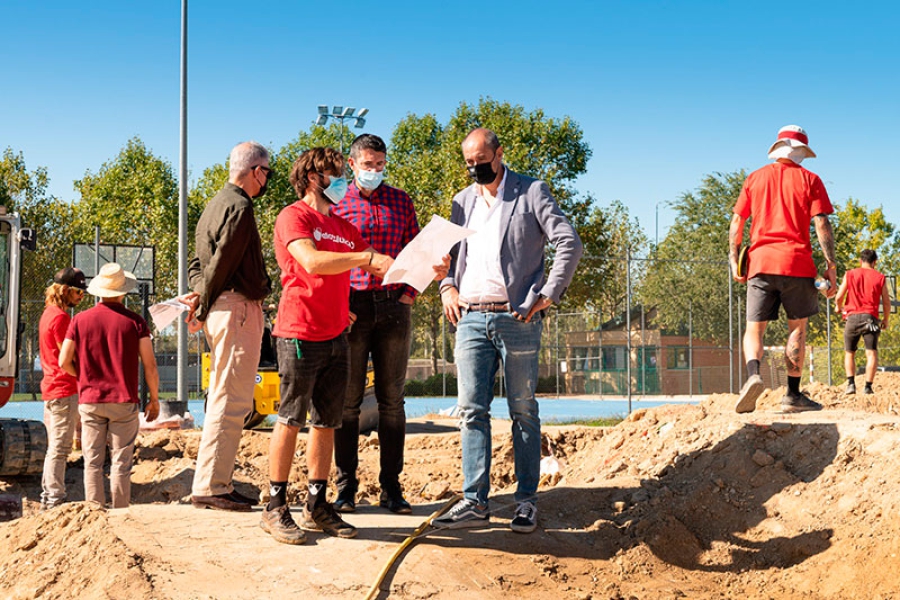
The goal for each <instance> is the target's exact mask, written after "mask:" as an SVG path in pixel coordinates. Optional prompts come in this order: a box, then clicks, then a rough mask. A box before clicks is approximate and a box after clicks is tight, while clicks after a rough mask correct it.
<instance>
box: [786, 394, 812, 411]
mask: <svg viewBox="0 0 900 600" xmlns="http://www.w3.org/2000/svg"><path fill="white" fill-rule="evenodd" d="M781 410H782V412H786V413H795V412H806V411H811V410H822V405H821V404H819V403H818V402H816V401H815V400H812V399H811V398H810V397H809V396H807V395H806V394H803V393H794V392H788V393H787V394H785V395H784V397H783V398H782V399H781Z"/></svg>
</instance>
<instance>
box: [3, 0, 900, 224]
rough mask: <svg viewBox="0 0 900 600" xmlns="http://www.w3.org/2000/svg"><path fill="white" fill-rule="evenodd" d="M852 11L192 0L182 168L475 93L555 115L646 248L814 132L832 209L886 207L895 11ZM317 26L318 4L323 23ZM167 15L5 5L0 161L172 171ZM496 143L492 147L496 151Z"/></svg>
mask: <svg viewBox="0 0 900 600" xmlns="http://www.w3.org/2000/svg"><path fill="white" fill-rule="evenodd" d="M898 6H900V5H898V4H897V3H890V2H880V1H876V2H869V3H865V4H855V5H854V4H851V3H846V2H840V3H838V2H829V1H823V2H793V3H791V2H777V3H776V2H752V3H751V2H746V1H740V2H730V1H720V2H711V1H710V2H705V1H704V2H701V1H695V2H687V1H684V2H674V1H670V2H640V1H637V0H631V1H625V0H623V1H602V0H598V1H594V2H587V1H578V0H572V1H570V2H565V3H547V2H533V1H530V0H520V1H516V2H510V1H507V0H494V1H492V2H485V3H461V2H443V3H438V2H405V1H404V2H390V1H387V2H382V3H370V2H357V1H352V0H348V1H345V2H342V3H334V4H332V5H329V4H326V3H312V2H290V1H273V2H266V3H263V2H258V3H253V2H240V3H238V2H231V1H220V2H212V1H209V0H206V1H201V0H193V1H191V2H190V3H189V50H188V54H189V69H188V73H189V90H188V93H189V109H188V110H189V145H188V154H189V166H190V169H191V172H192V178H196V177H197V176H199V174H200V173H201V172H202V170H203V169H204V168H206V167H207V166H209V165H211V164H213V163H216V162H220V161H222V160H223V159H224V158H225V157H226V156H227V153H228V151H229V149H230V148H231V146H232V145H233V144H234V143H236V142H238V141H241V140H245V139H256V140H258V141H260V142H262V143H264V144H267V145H270V146H272V147H274V148H278V147H280V146H281V145H282V144H284V143H285V142H287V141H289V140H291V139H293V138H294V137H296V135H297V132H298V131H299V130H301V129H306V128H308V126H309V125H310V123H311V122H312V121H313V120H314V119H315V113H316V106H317V105H318V104H341V105H344V106H355V107H357V108H359V107H362V106H365V107H368V108H369V109H370V111H371V112H370V114H369V118H368V123H367V127H366V131H369V132H372V133H377V134H379V135H382V136H383V137H385V139H388V138H389V137H390V134H391V131H392V129H393V127H394V125H395V124H396V123H397V122H398V121H399V120H400V119H402V118H403V117H404V116H405V115H406V114H407V113H416V114H424V113H434V114H436V115H437V116H438V118H439V119H441V120H442V121H446V119H447V118H448V117H449V116H450V114H451V113H452V112H453V110H454V109H455V108H456V107H457V106H458V104H459V103H460V102H461V101H467V102H477V101H478V98H479V97H481V96H490V97H492V98H494V99H496V100H500V101H508V102H511V103H515V104H521V105H522V106H524V107H525V108H526V109H528V110H531V109H535V108H543V109H544V110H545V112H546V113H547V114H548V115H550V116H554V117H562V116H566V115H568V116H570V117H572V118H573V119H575V120H576V121H577V122H578V123H579V124H580V126H581V127H582V129H583V130H584V134H585V139H586V140H587V142H588V143H589V144H590V146H591V147H592V149H593V158H592V159H591V161H590V163H589V164H588V172H587V174H586V175H584V176H583V177H581V178H580V179H579V181H578V187H579V189H580V190H581V191H582V192H590V193H592V194H593V195H594V196H595V197H596V198H598V200H599V202H600V204H601V205H605V204H608V203H609V202H610V201H612V200H615V199H618V200H621V201H622V202H623V203H625V204H626V205H627V206H628V207H629V209H630V211H631V213H632V214H633V215H635V216H637V217H638V218H639V219H640V221H641V223H642V225H643V226H644V228H645V230H646V231H647V233H648V235H649V236H650V237H651V238H652V237H653V236H654V235H655V229H656V221H655V219H656V213H657V205H659V230H660V235H664V232H665V230H666V228H667V227H668V225H670V224H671V222H672V219H673V214H672V212H671V210H670V209H668V208H667V207H666V206H665V203H666V202H669V201H672V200H674V199H676V198H678V196H679V195H680V194H682V193H684V192H686V191H689V190H692V189H695V188H696V187H697V185H698V184H699V183H700V180H701V179H702V177H703V176H704V175H706V174H709V173H714V172H729V171H734V170H737V169H740V168H745V169H748V170H752V169H755V168H757V167H759V166H762V165H763V164H765V163H766V162H767V161H768V159H767V158H766V149H767V148H768V146H769V144H770V143H771V142H772V141H773V140H774V138H775V134H776V132H777V130H778V128H779V127H781V126H782V125H786V124H789V123H796V124H799V125H801V126H803V127H804V128H806V130H807V131H808V132H809V135H810V145H811V146H812V147H813V149H815V150H816V152H817V153H818V154H819V158H817V159H813V160H808V161H806V162H804V166H806V167H808V168H810V169H811V170H813V171H815V172H816V173H818V174H820V175H821V176H822V178H823V180H824V181H825V184H826V186H827V187H828V190H829V192H830V194H831V197H832V200H833V201H835V202H843V201H845V200H846V199H847V198H848V197H854V198H857V199H859V200H861V201H862V202H863V203H865V204H866V205H868V206H869V207H876V206H879V205H880V206H883V207H884V209H885V212H886V214H887V217H888V219H889V220H890V221H891V222H893V223H894V224H897V225H900V202H898V199H897V194H896V192H895V190H894V189H893V187H892V185H891V184H893V183H894V182H893V181H892V180H893V176H894V173H895V172H896V157H895V152H894V146H895V145H896V143H897V140H898V138H900V110H898V108H900V83H898V81H900V78H898V75H900V72H898V71H900V68H898V59H900V42H898V39H900V36H898V35H897V33H896V32H897V29H898V25H900V18H898V17H900V8H898ZM330 7H334V9H333V10H332V9H331V8H330ZM180 13H181V8H180V2H178V1H176V0H168V1H161V0H160V1H154V2H130V1H126V2H122V1H121V0H119V1H116V2H112V1H107V0H91V2H84V3H74V2H71V1H68V2H63V1H56V0H42V1H40V2H34V1H25V0H3V2H2V3H0V23H2V24H3V25H2V34H0V56H2V58H3V64H4V65H5V69H4V71H5V77H4V85H3V90H2V92H0V149H2V148H5V147H7V146H10V147H12V148H13V149H14V150H16V151H22V152H24V154H25V159H26V161H27V164H28V166H29V168H35V167H37V166H45V167H47V168H48V170H49V174H50V177H51V185H50V192H51V193H53V194H54V195H56V196H58V197H61V198H66V199H74V198H75V197H76V192H75V191H74V190H73V188H72V181H73V180H75V179H78V178H80V177H81V176H82V175H83V174H84V173H85V171H86V170H91V171H96V170H97V169H98V168H99V167H100V165H101V164H102V163H103V162H104V161H106V160H109V159H111V158H113V157H114V156H115V155H116V154H117V153H118V151H119V150H120V149H121V148H122V147H123V146H124V144H125V142H126V141H127V140H128V139H129V138H131V137H133V136H135V135H137V136H140V137H141V138H142V139H143V141H144V142H145V143H146V144H147V145H148V146H149V147H150V148H151V149H152V150H153V152H154V153H156V154H157V155H159V156H161V157H163V158H165V159H166V160H168V161H170V162H171V163H172V164H173V165H174V166H175V167H176V169H177V164H178V132H179V129H178V127H179V125H178V115H179V113H178V111H179V49H180V48H179V36H180V16H181V14H180ZM498 134H499V135H500V137H501V141H502V138H503V132H498Z"/></svg>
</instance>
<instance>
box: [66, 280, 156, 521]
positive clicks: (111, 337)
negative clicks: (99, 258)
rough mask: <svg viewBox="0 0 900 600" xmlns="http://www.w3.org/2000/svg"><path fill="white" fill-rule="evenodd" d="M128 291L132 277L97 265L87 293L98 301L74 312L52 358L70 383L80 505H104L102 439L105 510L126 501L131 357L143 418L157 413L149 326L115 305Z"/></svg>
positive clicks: (133, 396)
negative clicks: (74, 388) (142, 381)
mask: <svg viewBox="0 0 900 600" xmlns="http://www.w3.org/2000/svg"><path fill="white" fill-rule="evenodd" d="M136 286H137V279H136V278H135V276H134V275H133V274H132V273H129V272H128V271H125V270H124V269H122V267H121V266H119V265H118V264H116V263H109V264H106V265H103V267H102V268H101V269H100V273H98V274H97V276H96V277H94V278H93V279H92V280H91V283H90V285H88V288H87V292H88V293H89V294H91V295H93V296H97V297H98V298H100V302H99V303H98V304H97V305H96V306H94V307H93V308H90V309H88V310H86V311H84V312H82V313H79V314H77V315H75V318H73V319H72V322H71V323H70V324H69V329H68V331H67V332H66V339H65V341H64V342H63V345H62V348H61V350H60V354H59V366H60V367H61V368H62V369H63V370H64V371H66V372H67V373H69V374H70V375H73V376H74V377H76V378H77V379H78V405H79V406H78V409H79V412H80V414H81V423H82V428H83V435H82V451H83V453H84V495H85V500H87V501H88V502H96V503H98V504H100V505H101V506H105V504H106V495H105V493H104V491H103V462H104V460H105V459H106V444H107V438H109V440H110V445H111V448H112V466H111V467H110V477H109V479H110V491H111V493H112V507H113V508H125V507H127V506H128V505H129V504H130V502H131V465H132V459H133V458H134V441H135V439H136V438H137V433H138V427H139V426H140V421H139V417H138V412H139V410H140V408H139V404H138V359H139V358H140V361H141V362H142V363H143V365H144V375H145V378H146V380H147V387H148V389H149V391H150V402H149V403H148V404H147V407H146V408H145V409H144V416H145V417H146V418H147V420H148V421H152V420H154V419H156V417H157V416H158V415H159V372H158V371H157V368H156V357H155V356H154V355H153V343H152V341H151V340H150V329H149V327H148V326H147V321H145V320H144V318H143V317H141V316H140V315H138V314H136V313H134V312H132V311H130V310H128V309H127V308H125V305H124V304H122V299H123V298H124V297H125V295H126V294H127V293H128V292H130V291H132V290H133V289H134V288H135V287H136Z"/></svg>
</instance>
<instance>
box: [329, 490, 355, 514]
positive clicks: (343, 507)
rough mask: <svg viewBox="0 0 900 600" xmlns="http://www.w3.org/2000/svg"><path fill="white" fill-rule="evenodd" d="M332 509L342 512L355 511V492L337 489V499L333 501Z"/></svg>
mask: <svg viewBox="0 0 900 600" xmlns="http://www.w3.org/2000/svg"><path fill="white" fill-rule="evenodd" d="M334 510H336V511H338V512H342V513H352V512H356V492H355V491H353V490H342V491H339V492H338V497H337V500H335V501H334Z"/></svg>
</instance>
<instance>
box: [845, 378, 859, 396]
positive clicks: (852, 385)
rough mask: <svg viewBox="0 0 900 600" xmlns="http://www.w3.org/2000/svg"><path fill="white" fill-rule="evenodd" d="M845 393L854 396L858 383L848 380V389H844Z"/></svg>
mask: <svg viewBox="0 0 900 600" xmlns="http://www.w3.org/2000/svg"><path fill="white" fill-rule="evenodd" d="M844 393H845V394H846V395H848V396H852V395H854V394H855V393H856V384H855V383H853V382H852V381H849V382H847V389H845V390H844Z"/></svg>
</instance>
